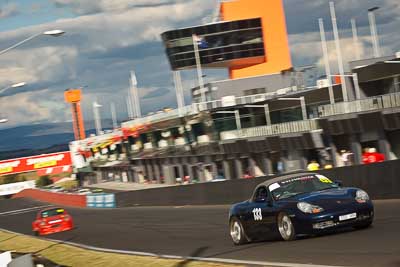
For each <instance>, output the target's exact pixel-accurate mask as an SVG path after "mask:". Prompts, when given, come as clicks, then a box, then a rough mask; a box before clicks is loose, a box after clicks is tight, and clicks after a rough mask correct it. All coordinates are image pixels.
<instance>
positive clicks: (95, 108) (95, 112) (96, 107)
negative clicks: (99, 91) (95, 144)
mask: <svg viewBox="0 0 400 267" xmlns="http://www.w3.org/2000/svg"><path fill="white" fill-rule="evenodd" d="M101 107H102V105H100V104H99V103H97V101H94V102H93V116H94V124H95V127H96V133H97V135H100V134H101V119H100V113H99V108H101Z"/></svg>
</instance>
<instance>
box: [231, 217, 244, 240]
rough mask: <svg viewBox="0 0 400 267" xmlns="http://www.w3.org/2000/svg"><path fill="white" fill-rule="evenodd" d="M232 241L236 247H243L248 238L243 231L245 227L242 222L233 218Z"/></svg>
mask: <svg viewBox="0 0 400 267" xmlns="http://www.w3.org/2000/svg"><path fill="white" fill-rule="evenodd" d="M229 229H230V234H231V238H232V241H233V243H234V244H235V245H242V244H244V243H246V241H247V240H246V237H245V234H244V231H243V226H242V223H241V222H240V220H239V219H238V218H236V217H233V218H232V219H231V221H230V225H229Z"/></svg>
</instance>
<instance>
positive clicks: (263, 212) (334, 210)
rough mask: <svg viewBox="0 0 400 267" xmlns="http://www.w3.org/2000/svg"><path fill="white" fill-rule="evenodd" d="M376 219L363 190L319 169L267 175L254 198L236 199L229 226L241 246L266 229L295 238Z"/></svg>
mask: <svg viewBox="0 0 400 267" xmlns="http://www.w3.org/2000/svg"><path fill="white" fill-rule="evenodd" d="M373 218H374V207H373V204H372V201H371V200H370V198H369V196H368V194H367V193H366V192H365V191H363V190H361V189H358V188H353V187H340V185H339V184H338V183H334V182H332V181H331V180H330V179H329V178H327V177H325V176H323V175H320V174H317V173H296V174H290V175H285V176H280V177H277V178H274V179H271V180H267V181H266V182H264V183H261V184H259V185H258V186H257V187H256V189H255V190H254V193H253V196H252V197H251V199H249V200H247V201H244V202H241V203H238V204H234V205H233V206H232V207H231V209H230V211H229V228H230V235H231V237H232V240H233V243H234V244H236V245H240V244H243V243H246V242H250V241H253V240H257V239H263V238H266V237H267V236H268V234H279V235H280V237H281V238H282V239H283V240H294V239H295V238H296V236H299V235H312V234H317V233H321V232H324V231H327V230H334V229H338V228H341V227H354V228H366V227H368V226H370V225H371V224H372V221H373Z"/></svg>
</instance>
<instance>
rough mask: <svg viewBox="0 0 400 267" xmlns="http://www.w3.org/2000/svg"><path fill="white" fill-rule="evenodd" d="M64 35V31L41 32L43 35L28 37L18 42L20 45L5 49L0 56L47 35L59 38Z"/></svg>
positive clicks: (0, 52)
mask: <svg viewBox="0 0 400 267" xmlns="http://www.w3.org/2000/svg"><path fill="white" fill-rule="evenodd" d="M64 33H65V32H64V31H62V30H51V31H45V32H41V33H37V34H34V35H32V36H30V37H28V38H26V39H24V40H22V41H21V42H18V43H16V44H14V45H12V46H10V47H9V48H6V49H4V50H1V51H0V55H2V54H4V53H6V52H8V51H10V50H11V49H14V48H16V47H18V46H20V45H22V44H24V43H26V42H28V41H30V40H32V39H34V38H36V37H38V36H41V35H47V36H53V37H58V36H60V35H63V34H64Z"/></svg>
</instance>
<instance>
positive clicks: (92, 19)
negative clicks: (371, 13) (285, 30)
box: [0, 0, 400, 123]
mask: <svg viewBox="0 0 400 267" xmlns="http://www.w3.org/2000/svg"><path fill="white" fill-rule="evenodd" d="M53 2H54V3H56V4H57V5H58V6H59V7H60V8H64V9H65V8H69V9H70V10H72V11H73V12H75V13H76V14H83V15H80V16H77V17H73V18H68V19H60V20H57V21H54V22H51V23H46V24H42V25H36V26H31V27H25V28H20V29H17V30H13V31H8V32H0V47H8V46H10V45H11V44H13V43H16V42H18V41H20V40H23V39H24V38H26V37H28V36H30V35H32V34H35V33H38V32H43V31H45V30H49V29H63V30H65V31H66V34H65V35H64V36H61V37H58V38H50V37H44V36H42V37H39V38H36V39H35V40H32V41H31V42H29V44H25V45H23V46H21V47H20V48H19V49H16V50H13V51H12V52H11V51H10V52H9V53H7V54H4V55H2V58H1V60H2V64H1V65H0V86H7V85H10V84H12V83H17V82H20V81H26V82H28V83H29V84H31V85H29V86H27V87H26V88H27V89H24V90H42V89H43V88H49V90H48V91H46V92H47V94H49V95H51V97H50V98H49V96H47V95H46V93H43V92H45V91H38V92H36V91H35V92H30V93H27V92H26V93H24V94H19V95H16V96H12V97H11V96H10V97H7V98H5V99H3V100H0V101H3V102H4V101H6V100H7V99H8V100H10V101H8V100H7V101H8V109H10V110H11V111H12V113H15V114H24V113H29V114H31V115H32V116H20V115H18V116H19V117H18V118H16V119H21V121H20V123H29V122H30V121H31V122H33V121H37V120H38V119H39V120H46V117H47V120H49V121H56V120H64V119H70V113H69V108H67V106H66V105H65V104H64V103H63V91H64V89H66V88H72V87H77V86H84V85H88V87H87V88H84V89H83V91H84V98H83V103H82V105H83V108H84V116H85V119H91V118H92V110H91V102H92V101H93V100H94V99H95V97H97V98H98V99H99V101H100V102H103V103H109V102H115V103H116V105H117V106H118V107H119V109H118V114H119V115H118V116H119V118H122V117H123V116H126V103H125V99H126V94H127V88H128V85H129V71H130V70H132V69H134V70H135V71H136V73H137V75H138V81H139V88H140V92H141V94H142V95H146V94H149V93H150V92H153V93H152V94H150V96H154V97H150V98H146V99H143V105H142V106H143V110H145V112H144V113H146V112H148V111H151V110H152V109H154V110H156V109H158V108H161V107H163V106H176V99H175V95H174V91H173V90H174V89H173V83H172V74H171V70H170V67H169V64H168V62H167V59H166V56H165V53H164V50H163V47H162V44H161V41H160V33H162V32H163V31H166V30H170V29H175V28H180V27H186V26H192V25H196V24H199V23H200V21H201V20H202V18H204V17H206V16H207V15H210V14H211V13H212V9H213V8H214V6H215V2H216V1H215V0H165V1H161V0H160V1H158V0H134V1H132V0H115V1H114V0H113V1H109V0H98V1H93V0H81V1H75V0H53ZM335 2H336V3H337V5H336V7H337V16H338V21H339V28H340V35H341V38H342V50H343V54H344V56H345V59H346V60H348V59H351V58H352V54H353V47H352V40H351V33H350V31H349V23H348V19H349V18H350V17H351V16H352V15H354V14H355V15H357V14H358V13H356V12H358V10H365V7H366V6H368V5H369V3H372V2H373V1H371V0H365V1H364V0H363V1H361V0H358V1H356V0H346V1H344V0H339V1H335ZM169 3H174V4H171V5H169ZM346 3H348V5H347V7H348V8H347V9H348V10H346V8H345V7H346V6H345V5H344V4H346ZM376 4H377V5H380V6H382V9H381V10H379V13H377V22H378V31H379V34H380V37H381V44H382V49H383V50H385V51H386V52H388V53H389V52H394V51H398V50H400V47H399V44H400V36H399V35H398V34H397V32H398V28H399V27H400V23H399V19H398V14H399V13H400V9H399V3H398V1H397V0H377V1H376ZM285 7H286V13H287V21H288V27H289V32H292V33H293V34H291V35H290V43H291V50H292V55H293V62H294V64H295V65H297V66H299V65H308V64H319V66H320V67H321V69H322V70H323V68H322V65H321V64H322V53H321V46H320V43H319V42H320V41H319V32H318V21H317V19H318V18H319V17H323V18H324V19H325V21H326V23H327V24H326V30H327V35H328V38H329V39H332V38H331V35H332V34H331V32H329V31H330V27H329V22H330V20H329V5H328V2H327V1H325V0H315V1H314V0H313V1H308V0H307V1H305V0H303V1H300V0H285ZM384 7H385V8H384ZM388 7H390V10H388ZM395 12H397V15H396V16H394V15H393V14H394V13H395ZM361 18H362V19H363V20H361ZM358 19H360V21H359V27H360V28H359V34H360V40H361V41H362V45H361V49H362V50H363V51H364V55H368V54H369V53H370V51H371V48H370V42H369V39H368V38H369V37H368V34H369V29H368V27H367V26H368V21H367V16H366V14H364V13H363V14H361V13H360V17H359V18H358ZM290 29H291V30H290ZM329 53H330V56H329V57H330V61H331V67H332V69H333V71H335V68H337V67H336V66H337V63H336V62H335V59H336V54H335V50H334V44H333V42H332V41H330V42H329ZM205 71H206V70H205ZM192 74H193V73H190V72H187V73H183V74H182V76H183V78H184V80H183V84H184V86H185V89H186V95H187V94H188V93H189V88H191V87H193V86H197V80H196V75H195V74H193V75H192ZM216 76H218V77H220V76H219V75H216ZM221 76H222V75H221ZM211 78H212V77H207V79H211ZM221 78H223V77H221ZM21 90H22V89H21ZM158 90H163V92H164V93H165V94H163V95H162V96H161V97H156V95H157V93H156V92H158ZM154 91H156V92H154ZM19 96H21V99H20V98H19ZM33 98H34V99H35V101H32V100H31V99H33ZM28 100H29V101H28ZM52 101H53V104H52V103H51V102H52ZM25 105H27V107H25ZM57 105H58V106H60V107H61V108H58V107H57ZM35 107H36V108H38V113H37V114H36V115H35V116H33V115H34V114H35V113H34V111H33V109H34V108H35ZM28 108H29V110H31V109H32V110H31V111H29V112H28V111H27V110H26V109H28ZM45 108H48V109H49V110H50V111H49V112H45V110H44V109H45ZM19 110H21V112H19ZM108 110H109V107H105V108H104V111H103V112H104V114H102V116H103V117H109V112H108ZM16 116H17V115H16ZM125 118H126V117H125ZM15 121H18V120H15Z"/></svg>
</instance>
